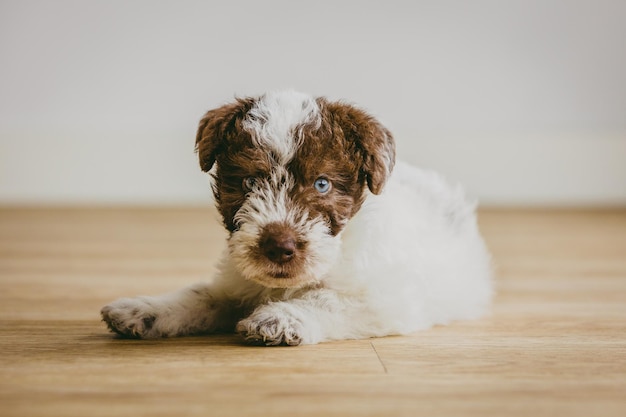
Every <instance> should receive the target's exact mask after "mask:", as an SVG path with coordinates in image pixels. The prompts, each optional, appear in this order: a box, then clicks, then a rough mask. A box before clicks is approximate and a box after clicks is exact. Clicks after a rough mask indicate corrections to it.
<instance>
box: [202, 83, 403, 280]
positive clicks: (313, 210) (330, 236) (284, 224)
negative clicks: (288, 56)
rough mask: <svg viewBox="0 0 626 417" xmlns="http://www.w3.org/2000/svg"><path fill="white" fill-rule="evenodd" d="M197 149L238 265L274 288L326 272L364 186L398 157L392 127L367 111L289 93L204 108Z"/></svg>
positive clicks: (380, 180) (378, 182)
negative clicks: (209, 179)
mask: <svg viewBox="0 0 626 417" xmlns="http://www.w3.org/2000/svg"><path fill="white" fill-rule="evenodd" d="M196 148H197V151H198V154H199V158H200V166H201V167H202V169H203V170H204V171H207V172H208V171H211V174H212V177H213V193H214V194H215V200H216V203H217V207H218V209H219V211H220V213H221V214H222V217H223V221H224V225H225V227H226V228H227V229H228V231H229V232H230V238H229V250H230V253H231V256H232V257H233V260H234V262H235V264H236V265H237V267H238V268H239V270H240V272H241V273H242V274H243V275H244V276H245V277H246V278H248V279H251V280H254V281H256V282H258V283H260V284H262V285H265V286H267V287H276V288H290V287H300V286H303V285H307V284H312V283H315V282H319V281H320V280H321V279H322V278H323V276H324V275H325V274H326V272H328V270H329V269H330V267H331V266H332V265H333V264H334V263H335V261H336V260H337V257H338V255H339V252H340V239H339V235H340V234H341V231H342V230H343V228H344V227H345V225H346V224H347V222H348V221H349V220H350V218H351V217H352V216H354V214H355V213H356V212H357V211H358V210H359V208H360V206H361V204H362V202H363V200H364V199H365V196H366V193H367V189H368V188H369V190H370V191H371V192H372V193H374V194H379V193H380V192H381V191H382V189H383V186H384V184H385V181H386V180H387V178H388V176H389V175H390V173H391V170H392V168H393V164H394V160H395V146H394V142H393V138H392V136H391V134H390V133H389V131H387V129H385V128H384V127H383V126H382V125H381V124H380V123H378V122H377V121H376V120H375V119H374V118H373V117H372V116H370V115H368V114H367V113H365V112H364V111H362V110H359V109H357V108H355V107H353V106H351V105H348V104H344V103H341V102H329V101H327V100H326V99H324V98H317V99H314V98H312V97H310V96H307V95H304V94H300V93H295V92H281V93H269V94H266V95H264V96H261V97H256V98H245V99H239V100H237V101H236V102H234V103H232V104H228V105H225V106H222V107H220V108H217V109H214V110H211V111H209V112H208V113H207V114H206V115H205V116H204V118H203V119H202V120H201V122H200V127H199V129H198V134H197V137H196Z"/></svg>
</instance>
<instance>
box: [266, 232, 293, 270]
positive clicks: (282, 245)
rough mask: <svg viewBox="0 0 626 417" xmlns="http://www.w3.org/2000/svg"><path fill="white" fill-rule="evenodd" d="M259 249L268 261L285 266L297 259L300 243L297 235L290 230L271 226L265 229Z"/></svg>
mask: <svg viewBox="0 0 626 417" xmlns="http://www.w3.org/2000/svg"><path fill="white" fill-rule="evenodd" d="M259 247H260V249H261V251H262V252H263V255H265V257H266V258H267V259H269V260H270V261H272V262H275V263H278V264H284V263H287V262H289V261H291V260H292V259H293V258H295V256H296V252H297V250H298V243H297V240H296V236H295V234H294V233H293V232H291V231H290V230H289V229H287V228H285V227H282V226H280V225H277V224H271V225H268V226H267V227H266V228H265V231H264V233H263V235H262V237H261V240H260V242H259Z"/></svg>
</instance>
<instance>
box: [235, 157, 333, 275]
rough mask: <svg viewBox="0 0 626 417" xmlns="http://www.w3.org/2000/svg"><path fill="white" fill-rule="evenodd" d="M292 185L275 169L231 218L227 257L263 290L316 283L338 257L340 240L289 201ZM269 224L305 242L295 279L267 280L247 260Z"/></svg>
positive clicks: (286, 174)
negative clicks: (301, 266)
mask: <svg viewBox="0 0 626 417" xmlns="http://www.w3.org/2000/svg"><path fill="white" fill-rule="evenodd" d="M293 186H294V181H293V178H292V176H291V174H289V172H287V170H286V169H285V168H284V167H280V166H278V167H275V169H274V172H273V173H272V174H271V176H270V177H269V178H257V181H256V184H255V187H254V189H253V190H252V191H251V192H250V193H249V195H248V198H247V199H246V201H245V203H244V204H243V206H242V207H241V208H240V209H239V211H238V212H237V214H236V215H235V224H236V225H237V226H238V229H237V230H236V231H235V232H234V233H233V234H232V235H231V237H230V239H229V240H228V247H229V249H230V256H231V258H232V261H233V262H234V263H235V264H237V266H238V270H239V273H240V274H241V275H243V277H245V278H246V279H250V280H254V281H257V282H259V283H260V284H263V285H265V286H267V287H276V286H278V285H280V286H294V285H298V286H302V284H313V283H316V282H319V280H320V279H321V278H323V277H324V276H325V275H326V273H327V272H328V271H329V269H330V268H331V266H332V265H333V264H334V263H335V261H336V259H337V256H338V255H339V248H340V240H339V239H334V238H333V237H332V236H330V234H329V231H328V227H327V226H326V224H325V222H324V220H323V219H322V218H319V217H318V218H311V217H309V215H308V212H307V211H306V209H305V208H303V207H300V206H298V205H296V204H295V203H293V202H292V201H291V198H290V197H289V190H290V189H291V188H292V187H293ZM271 223H281V224H285V225H287V226H288V227H289V228H290V229H291V230H293V231H294V232H295V233H296V234H297V235H298V236H299V237H300V238H301V239H302V240H304V241H306V242H308V245H307V249H306V260H307V262H306V268H305V270H304V271H303V272H302V274H301V275H300V276H298V277H297V278H282V279H280V280H277V279H273V278H271V277H268V276H267V275H266V273H265V271H264V269H263V268H262V267H260V266H259V265H258V264H257V263H256V262H255V261H254V259H253V257H252V256H251V253H252V252H253V251H254V250H255V249H256V246H257V244H258V242H259V239H260V237H261V234H262V232H263V228H264V227H265V226H267V225H268V224H271Z"/></svg>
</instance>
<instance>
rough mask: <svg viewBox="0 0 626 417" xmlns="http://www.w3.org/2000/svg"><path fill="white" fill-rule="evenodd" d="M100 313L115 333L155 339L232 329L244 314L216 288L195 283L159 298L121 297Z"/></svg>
mask: <svg viewBox="0 0 626 417" xmlns="http://www.w3.org/2000/svg"><path fill="white" fill-rule="evenodd" d="M100 314H101V315H102V319H103V320H104V321H105V322H106V324H107V326H108V327H109V329H111V330H112V331H114V332H115V333H118V334H120V335H122V336H125V337H134V338H155V337H168V336H183V335H189V334H195V333H206V332H213V331H218V330H233V329H234V325H235V323H236V322H237V320H238V319H239V318H241V316H242V314H243V313H242V312H241V308H240V307H238V306H237V305H236V304H235V303H234V302H232V301H231V300H229V299H228V298H226V297H225V296H223V295H220V294H219V291H216V289H215V288H212V287H211V286H209V285H208V284H196V285H193V286H191V287H188V288H184V289H182V290H180V291H176V292H174V293H171V294H166V295H162V296H158V297H137V298H120V299H119V300H116V301H114V302H112V303H111V304H109V305H106V306H104V307H103V308H102V310H101V312H100Z"/></svg>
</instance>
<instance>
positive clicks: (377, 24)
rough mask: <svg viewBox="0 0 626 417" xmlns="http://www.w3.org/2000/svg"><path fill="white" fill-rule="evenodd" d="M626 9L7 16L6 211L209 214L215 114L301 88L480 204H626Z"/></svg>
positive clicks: (0, 41)
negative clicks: (379, 128)
mask: <svg viewBox="0 0 626 417" xmlns="http://www.w3.org/2000/svg"><path fill="white" fill-rule="evenodd" d="M625 21H626V1H621V0H615V1H608V0H589V1H574V0H562V1H555V0H520V1H499V0H494V1H481V0H478V1H441V0H440V1H435V0H433V1H390V0H387V1H377V2H374V1H365V0H363V1H343V2H342V1H325V0H320V1H309V2H296V1H270V2H268V1H260V0H258V1H249V0H239V1H233V2H227V1H215V2H212V1H169V2H165V1H153V0H150V1H99V2H96V1H91V2H88V1H80V0H77V1H24V0H16V1H6V0H2V1H1V2H0V204H24V203H46V204H67V203H105V204H116V203H171V204H179V203H203V202H205V201H207V200H208V198H209V190H208V187H207V186H206V178H205V177H204V176H203V175H202V174H200V171H199V168H198V166H197V162H196V158H195V155H194V153H193V144H194V135H195V128H196V125H197V122H198V120H199V118H200V117H201V116H202V114H203V113H204V112H205V111H206V110H208V109H209V108H212V107H214V106H217V105H219V104H221V103H224V102H226V101H229V100H230V99H232V98H233V96H234V95H235V94H237V95H249V94H258V93H262V92H263V91H265V90H270V89H282V88H295V89H298V90H301V91H305V92H309V93H312V94H314V95H327V96H329V97H331V98H347V99H349V100H350V101H352V102H355V103H357V104H359V105H361V106H362V107H364V108H366V109H368V110H370V111H371V112H372V113H374V114H375V115H377V116H378V117H379V118H380V119H381V120H382V121H383V122H384V123H385V124H386V125H387V126H388V127H389V128H390V129H391V130H392V131H393V132H394V133H395V136H396V138H397V142H398V148H399V153H400V155H401V157H402V158H403V159H407V160H409V161H412V162H414V163H417V164H420V165H422V166H426V167H431V168H435V169H437V170H440V171H442V172H443V173H444V174H446V175H447V176H448V177H449V178H451V179H453V180H457V181H461V182H463V183H465V184H466V186H467V188H468V189H469V191H470V193H471V194H473V195H475V196H478V197H479V198H480V200H481V201H482V202H483V203H484V204H525V205H528V204H540V205H574V204H585V205H599V204H612V205H617V204H619V205H624V204H626V46H625V45H626V44H625V43H624V42H625V40H626V24H625V23H624V22H625Z"/></svg>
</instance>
